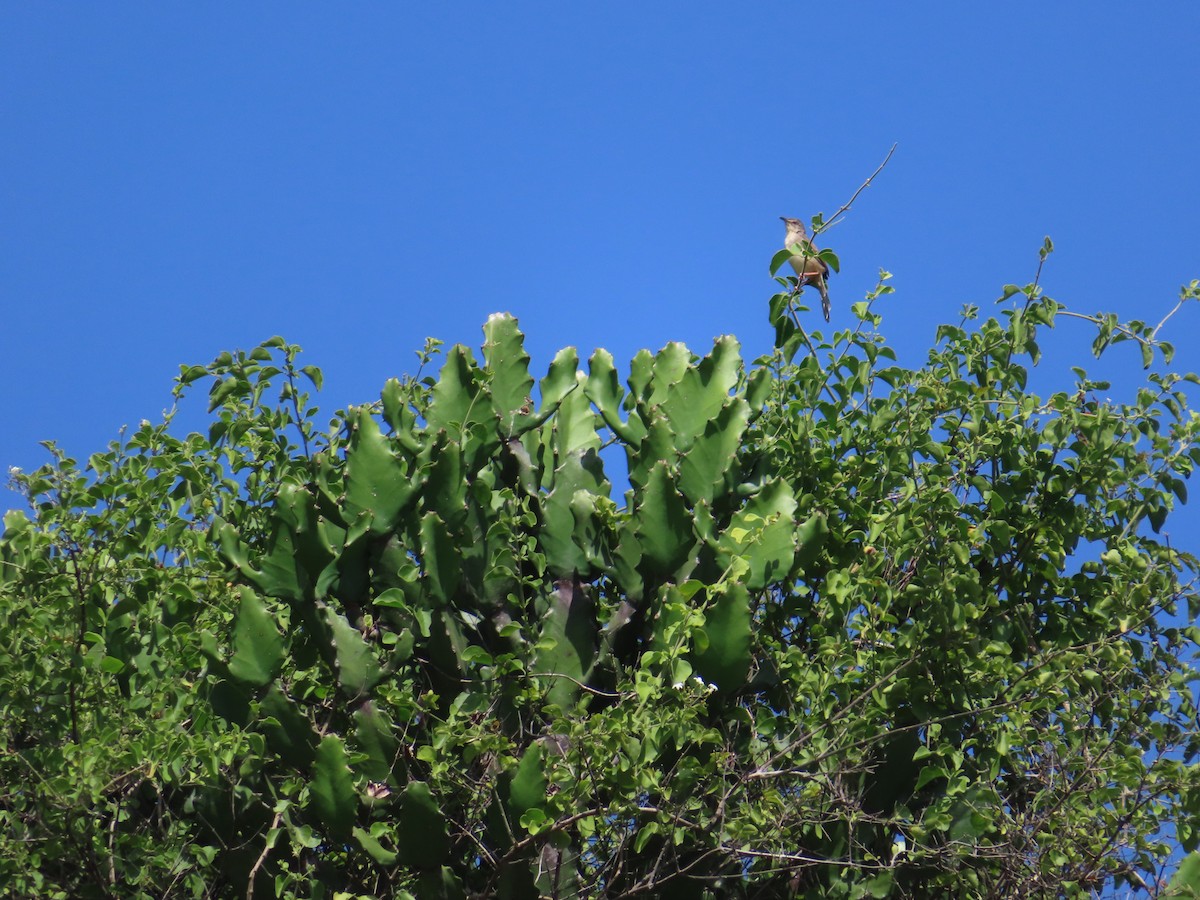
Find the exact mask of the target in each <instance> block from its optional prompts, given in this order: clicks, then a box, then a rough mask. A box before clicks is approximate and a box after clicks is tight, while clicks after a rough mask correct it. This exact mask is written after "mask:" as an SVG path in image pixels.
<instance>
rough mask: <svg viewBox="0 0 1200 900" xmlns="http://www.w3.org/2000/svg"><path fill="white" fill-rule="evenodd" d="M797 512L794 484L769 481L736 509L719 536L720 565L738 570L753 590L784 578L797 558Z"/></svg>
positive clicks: (745, 582) (727, 568)
mask: <svg viewBox="0 0 1200 900" xmlns="http://www.w3.org/2000/svg"><path fill="white" fill-rule="evenodd" d="M795 511H796V498H795V497H794V496H793V495H792V489H791V487H790V486H789V485H788V484H787V483H786V482H784V481H772V482H769V483H768V484H767V485H766V486H765V487H764V488H763V489H762V490H761V491H760V492H759V493H758V494H756V495H755V496H754V497H751V498H750V500H749V502H747V503H746V505H745V506H744V507H742V509H741V510H739V511H738V512H737V514H736V515H735V516H734V517H733V521H732V522H731V523H730V525H729V527H728V528H726V529H725V531H724V532H723V533H722V535H721V537H720V538H719V539H718V541H717V553H718V558H719V560H720V562H721V565H722V566H723V567H724V568H725V569H726V570H727V571H731V570H732V571H733V572H735V573H737V574H738V577H739V580H741V582H742V583H743V584H745V586H746V587H747V588H749V589H750V590H751V591H761V590H762V589H763V588H765V587H767V586H768V585H769V584H771V583H772V582H774V581H779V580H781V579H783V578H784V577H785V576H786V575H787V574H788V572H790V571H791V568H792V564H793V562H794V560H795V557H796V530H795V525H794V524H793V521H792V514H793V513H794V512H795Z"/></svg>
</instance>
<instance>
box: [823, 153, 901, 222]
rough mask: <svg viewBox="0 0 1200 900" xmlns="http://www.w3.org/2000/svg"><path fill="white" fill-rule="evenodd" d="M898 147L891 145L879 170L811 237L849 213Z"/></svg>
mask: <svg viewBox="0 0 1200 900" xmlns="http://www.w3.org/2000/svg"><path fill="white" fill-rule="evenodd" d="M898 146H899V144H892V149H891V150H889V151H888V152H887V156H885V157H884V158H883V162H881V163H880V164H879V168H877V169H876V170H875V171H874V172H872V173H871V176H870V177H869V178H868V179H867V180H866V181H864V182H863V183H862V184H860V185H859V186H858V190H857V191H855V192H854V194H853V196H851V198H850V199H849V200H847V201H846V202H845V203H844V204H842V206H841V208H840V209H838V211H837V212H835V213H834V214H833V215H832V216H830V217H829V221H828V222H822V223H821V227H820V228H814V229H813V237H816V236H817V235H818V234H820V233H821V232H822V231H825V230H826V229H829V228H832V227H833V226H834V225H836V224H837V222H838V217H839V216H842V215H844V214H845V213H848V212H849V211H850V207H851V206H853V205H854V201H855V200H857V199H858V195H859V194H861V193H862V192H863V191H865V190H866V189H867V188H868V187H869V186H870V184H871V182H872V181H874V180H875V176H876V175H878V174H879V173H880V172H882V171H883V167H884V166H886V165H887V164H888V160H890V159H891V158H892V154H893V153H895V152H896V148H897V147H898Z"/></svg>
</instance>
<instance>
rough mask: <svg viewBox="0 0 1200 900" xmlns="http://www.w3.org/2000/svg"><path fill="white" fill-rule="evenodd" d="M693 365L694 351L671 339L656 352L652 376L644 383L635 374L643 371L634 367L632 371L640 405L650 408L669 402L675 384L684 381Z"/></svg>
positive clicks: (631, 376)
mask: <svg viewBox="0 0 1200 900" xmlns="http://www.w3.org/2000/svg"><path fill="white" fill-rule="evenodd" d="M638 355H639V356H641V354H638ZM691 366H692V351H691V350H689V349H688V348H687V345H686V344H681V343H680V342H679V341H671V342H670V343H669V344H667V345H666V346H665V347H663V348H662V349H661V350H659V351H658V353H656V354H655V356H654V368H653V370H652V376H651V378H650V379H649V380H648V381H646V382H645V383H644V384H642V383H640V379H635V377H634V376H635V375H639V374H641V373H639V372H638V371H637V368H636V367H634V368H633V369H632V370H631V372H630V377H629V384H630V387H634V388H635V389H634V394H635V396H636V397H637V398H638V401H639V403H638V405H639V406H640V407H642V408H643V409H649V408H650V407H652V406H660V405H662V404H665V403H667V402H668V400H669V398H670V397H671V394H672V392H673V391H674V388H675V386H676V385H678V384H679V382H681V381H683V378H684V376H685V375H686V374H687V372H688V370H689V369H690V368H691Z"/></svg>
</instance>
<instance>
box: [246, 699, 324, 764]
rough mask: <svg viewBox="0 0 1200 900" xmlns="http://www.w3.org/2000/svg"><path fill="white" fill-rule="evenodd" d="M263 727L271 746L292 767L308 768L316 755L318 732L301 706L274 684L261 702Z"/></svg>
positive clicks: (260, 725) (260, 713)
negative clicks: (301, 710) (301, 709)
mask: <svg viewBox="0 0 1200 900" xmlns="http://www.w3.org/2000/svg"><path fill="white" fill-rule="evenodd" d="M258 710H259V727H260V728H261V729H262V731H263V733H264V734H265V735H266V738H267V743H268V744H269V745H270V747H271V749H272V750H273V751H275V752H276V753H278V754H279V757H280V759H282V760H283V761H284V763H286V764H287V765H289V766H291V767H292V768H294V769H296V770H298V771H301V772H307V771H308V770H309V767H311V766H312V764H313V761H314V760H315V759H316V754H317V734H316V732H315V731H313V729H312V724H311V723H310V722H309V721H308V719H307V718H306V717H305V715H304V714H303V713H302V712H300V709H299V707H297V706H296V704H295V703H294V702H293V701H292V700H290V699H289V698H288V697H287V696H285V695H284V694H282V693H281V692H280V691H279V689H278V688H277V687H275V686H274V685H273V686H272V687H271V688H270V689H269V690H268V691H267V693H266V694H264V695H263V698H262V699H261V700H259V702H258Z"/></svg>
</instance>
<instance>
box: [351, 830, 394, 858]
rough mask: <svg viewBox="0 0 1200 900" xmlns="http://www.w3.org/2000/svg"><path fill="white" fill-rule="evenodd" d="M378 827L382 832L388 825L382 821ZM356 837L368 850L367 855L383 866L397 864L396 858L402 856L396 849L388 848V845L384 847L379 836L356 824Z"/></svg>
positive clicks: (364, 848)
mask: <svg viewBox="0 0 1200 900" xmlns="http://www.w3.org/2000/svg"><path fill="white" fill-rule="evenodd" d="M376 828H377V829H378V830H379V831H380V832H382V831H384V830H385V829H386V826H385V825H384V824H383V823H382V822H380V823H377V825H376ZM354 839H355V840H356V841H358V845H359V846H360V847H362V848H363V850H365V851H366V852H367V855H368V856H370V857H371V859H373V860H375V862H377V863H379V864H380V865H381V866H392V865H395V864H396V860H397V859H398V858H399V856H400V854H398V853H397V852H396V851H395V850H388V849H387V848H386V847H384V846H383V844H382V843H380V841H379V838H378V837H376V836H375V835H374V834H372V833H371V832H369V831H367V830H366V829H365V828H359V827H358V826H355V827H354Z"/></svg>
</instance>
